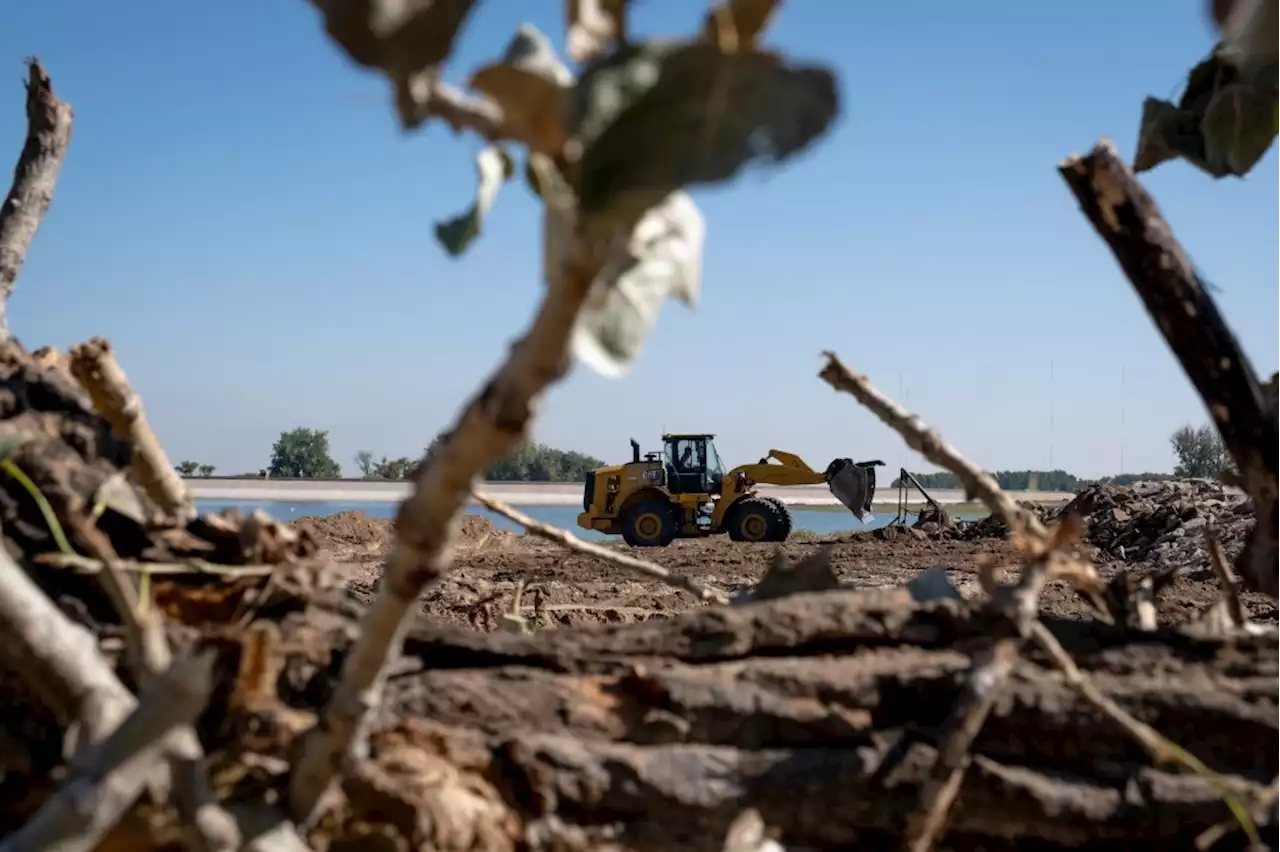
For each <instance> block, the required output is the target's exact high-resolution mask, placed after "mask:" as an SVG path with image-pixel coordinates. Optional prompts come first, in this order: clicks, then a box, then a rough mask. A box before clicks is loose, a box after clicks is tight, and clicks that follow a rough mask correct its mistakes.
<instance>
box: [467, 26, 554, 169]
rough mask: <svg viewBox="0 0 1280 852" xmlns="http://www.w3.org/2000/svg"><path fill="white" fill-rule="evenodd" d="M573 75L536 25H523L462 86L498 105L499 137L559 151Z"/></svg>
mask: <svg viewBox="0 0 1280 852" xmlns="http://www.w3.org/2000/svg"><path fill="white" fill-rule="evenodd" d="M572 83H573V74H572V72H570V71H569V69H568V67H567V66H566V65H565V64H564V63H563V62H562V61H561V60H560V57H559V56H557V55H556V51H555V48H554V47H552V46H551V42H550V41H548V40H547V37H546V36H545V35H543V34H542V33H541V32H540V31H539V30H538V29H537V27H534V26H531V25H529V24H524V25H522V26H521V27H520V29H519V30H517V31H516V34H515V36H514V37H513V38H512V39H511V42H510V43H509V44H508V45H507V49H506V52H505V53H504V54H503V58H502V61H501V62H497V63H494V64H492V65H486V66H485V67H483V68H481V69H480V70H478V71H476V72H475V73H474V74H473V75H472V76H471V80H470V81H469V83H468V85H469V86H470V87H471V88H473V89H475V90H476V91H477V92H480V93H481V94H483V95H486V96H487V97H489V98H490V99H491V100H492V101H493V102H494V103H496V104H497V105H498V106H500V107H501V108H502V112H503V136H504V137H506V138H509V139H520V140H522V141H524V142H525V143H526V144H527V145H528V146H529V148H530V149H531V150H533V151H538V152H540V153H543V154H546V155H548V156H551V157H556V156H559V155H560V152H561V151H562V150H563V148H564V144H565V140H566V138H567V131H566V130H565V114H566V111H567V110H568V99H569V86H570V85H572Z"/></svg>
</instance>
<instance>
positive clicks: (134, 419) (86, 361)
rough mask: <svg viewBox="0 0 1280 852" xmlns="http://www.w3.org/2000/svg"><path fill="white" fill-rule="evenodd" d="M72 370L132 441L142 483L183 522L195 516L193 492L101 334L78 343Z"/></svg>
mask: <svg viewBox="0 0 1280 852" xmlns="http://www.w3.org/2000/svg"><path fill="white" fill-rule="evenodd" d="M70 369H71V373H72V375H74V376H75V378H76V381H77V382H79V383H80V384H81V386H83V387H84V389H85V390H86V391H88V392H89V396H90V398H91V399H92V400H93V407H94V408H95V409H96V410H97V411H98V413H99V414H101V415H102V416H103V417H104V418H106V420H107V421H108V422H109V423H111V428H112V429H114V430H115V432H116V435H117V436H118V437H120V438H122V439H125V440H128V441H129V442H130V443H131V444H132V445H133V452H134V456H133V472H134V475H135V476H137V478H138V484H139V485H141V486H142V489H143V490H144V491H145V492H146V493H147V496H149V497H150V498H151V499H152V500H154V501H156V503H157V504H159V506H160V508H161V509H163V510H164V511H165V512H167V513H168V514H169V515H171V516H172V517H173V518H174V519H175V520H176V522H177V523H178V525H179V526H183V525H185V524H186V523H187V522H188V521H190V520H191V519H192V518H194V517H195V507H194V505H193V504H192V502H191V495H190V494H188V493H187V488H186V486H185V485H183V483H182V477H180V476H178V472H177V471H176V470H174V467H173V465H171V464H170V463H169V458H168V456H166V455H165V452H164V448H163V447H161V446H160V441H159V439H157V438H156V435H155V433H154V432H152V431H151V427H150V426H149V425H147V415H146V412H145V411H144V410H143V407H142V399H141V398H140V397H139V396H138V394H137V393H135V392H134V390H133V388H132V387H130V386H129V378H128V376H126V375H125V373H124V370H123V369H121V367H120V364H119V362H117V361H116V358H115V354H114V353H113V352H112V351H111V344H110V343H109V342H107V341H106V340H104V339H103V338H101V337H95V338H94V339H93V340H90V341H89V342H88V343H82V344H80V345H78V346H73V347H72V348H71V353H70Z"/></svg>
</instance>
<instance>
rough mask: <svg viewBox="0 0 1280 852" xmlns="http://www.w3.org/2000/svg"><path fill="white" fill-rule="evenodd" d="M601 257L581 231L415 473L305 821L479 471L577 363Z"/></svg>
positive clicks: (373, 700) (303, 775) (444, 558)
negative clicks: (434, 452)
mask: <svg viewBox="0 0 1280 852" xmlns="http://www.w3.org/2000/svg"><path fill="white" fill-rule="evenodd" d="M547 215H554V214H552V213H551V212H550V211H548V214H547ZM600 266H601V260H600V258H599V257H598V256H597V253H596V252H595V251H594V245H593V244H592V243H591V242H589V241H588V240H586V239H584V238H581V237H579V238H578V239H577V240H576V241H575V243H574V245H573V248H572V250H571V251H570V252H569V253H568V254H567V256H566V258H565V259H564V262H563V266H562V267H561V270H560V272H559V274H556V275H554V276H552V280H550V281H548V282H547V287H548V292H547V295H546V297H545V298H544V299H543V301H542V304H541V305H540V306H539V309H538V313H537V316H536V317H535V318H534V321H533V325H532V326H531V327H530V329H529V331H528V333H527V334H526V335H525V337H524V338H522V339H521V340H519V341H517V342H516V343H515V345H514V346H513V347H512V349H511V353H510V355H509V356H508V358H507V360H506V362H505V363H504V364H503V365H502V366H501V367H500V368H499V369H498V371H497V373H496V374H495V375H493V376H492V377H491V378H490V379H489V380H488V381H487V382H486V383H485V385H484V387H483V388H482V389H481V390H480V392H479V393H478V394H477V395H476V396H474V397H472V399H471V401H470V402H469V403H468V404H467V406H466V408H465V409H464V410H463V412H462V415H461V417H459V419H458V421H457V423H456V424H455V425H454V427H453V428H452V429H451V430H450V431H449V432H448V433H447V434H446V435H445V436H444V437H443V439H442V441H441V447H440V454H439V455H438V456H436V457H435V458H433V459H432V460H431V461H430V462H428V463H427V464H424V465H422V466H421V468H420V470H419V471H418V473H417V474H416V476H415V477H414V482H413V493H412V494H411V495H410V496H409V498H408V499H406V500H405V501H404V503H402V504H401V506H400V510H399V512H398V513H397V514H396V521H395V527H396V543H395V546H394V547H393V549H392V551H391V554H390V556H389V557H388V559H387V563H386V568H385V573H384V575H383V578H382V586H381V589H380V590H379V593H378V597H377V598H376V599H375V600H374V602H373V604H372V606H370V607H369V609H368V610H367V611H366V613H365V615H364V617H363V619H362V620H361V624H360V638H359V640H358V641H357V642H356V644H355V647H354V648H352V650H351V652H350V653H349V654H348V655H347V657H346V658H345V660H344V661H343V667H342V674H341V677H340V680H339V683H338V685H337V688H336V689H335V690H334V694H333V697H332V699H330V701H329V703H328V705H327V706H326V707H325V709H324V711H323V713H322V714H321V718H320V721H319V722H318V723H317V725H316V726H315V727H314V728H313V729H312V730H311V731H309V732H308V733H307V734H306V735H304V737H303V743H302V751H301V753H300V755H301V756H300V757H299V759H298V760H297V761H296V762H295V764H294V766H293V772H292V775H291V779H290V787H289V809H290V814H291V815H292V816H293V818H294V819H295V820H296V821H298V822H300V823H305V822H306V821H307V820H308V819H309V818H310V817H311V816H312V814H313V812H314V810H315V808H316V806H317V804H318V803H319V802H320V801H321V797H322V796H323V794H324V793H325V791H326V790H327V789H328V788H329V785H330V783H331V782H332V780H333V778H334V777H335V775H336V774H337V773H338V771H339V769H340V767H341V764H342V761H343V760H344V758H345V756H346V755H348V753H349V751H350V750H352V748H353V744H354V745H355V747H356V748H355V750H356V751H357V752H358V751H359V750H360V747H359V744H358V743H357V740H358V738H359V737H360V736H361V731H360V727H361V724H362V721H363V719H364V717H365V715H366V714H367V713H368V712H369V711H370V710H372V709H373V708H374V707H376V706H377V704H378V700H379V694H380V689H381V681H382V679H383V671H384V670H385V668H386V667H387V666H389V665H390V664H391V663H393V662H394V661H395V659H396V657H397V656H398V654H399V652H400V646H401V643H402V641H403V639H404V634H405V631H407V630H408V627H409V623H410V622H411V621H412V617H413V614H414V611H415V609H416V607H417V601H418V596H419V595H420V594H421V593H422V590H423V589H424V588H425V587H426V586H427V585H429V584H431V583H434V582H436V581H438V580H439V579H440V578H441V577H442V576H443V574H444V572H445V571H446V570H448V567H449V564H450V562H451V560H452V558H453V541H454V538H455V537H456V536H457V531H458V525H459V518H460V516H461V513H462V510H463V509H464V507H465V506H466V502H467V497H468V495H469V494H470V493H471V489H472V486H473V484H474V480H475V479H476V477H477V476H479V475H480V473H481V472H482V471H483V470H485V469H486V468H487V467H488V466H489V465H490V464H492V463H493V462H495V461H497V460H498V459H500V458H502V457H503V456H505V455H507V454H508V453H510V452H511V451H513V450H514V449H515V448H516V447H517V446H518V445H519V443H520V441H521V440H523V438H524V435H525V432H526V430H527V428H528V426H529V423H530V422H531V421H532V419H533V416H534V412H535V411H536V408H537V405H538V403H539V401H540V398H541V396H542V394H543V393H544V392H545V391H546V389H547V388H548V387H549V386H550V385H552V384H554V383H555V382H557V381H559V380H560V379H561V378H562V377H563V376H564V375H565V374H566V373H567V372H568V370H569V366H570V354H569V340H570V336H571V334H572V330H573V326H574V322H575V320H576V319H577V316H578V311H579V309H580V308H581V307H582V303H583V301H584V299H585V298H586V294H587V291H588V289H589V287H590V285H591V282H592V281H593V280H594V279H595V277H596V274H597V273H598V272H599V269H600Z"/></svg>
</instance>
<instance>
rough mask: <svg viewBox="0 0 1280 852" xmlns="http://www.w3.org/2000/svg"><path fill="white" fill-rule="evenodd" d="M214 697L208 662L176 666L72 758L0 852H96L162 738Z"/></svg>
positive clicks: (149, 772)
mask: <svg viewBox="0 0 1280 852" xmlns="http://www.w3.org/2000/svg"><path fill="white" fill-rule="evenodd" d="M212 691H213V658H212V655H207V654H206V655H202V656H190V657H181V658H179V659H177V660H175V661H174V664H173V665H172V666H170V667H169V669H168V670H166V671H165V672H164V673H163V674H161V675H158V676H156V677H155V678H154V679H153V680H152V681H151V683H149V684H148V685H147V686H146V687H144V689H143V692H142V695H141V696H140V698H139V701H138V704H137V706H136V707H135V708H134V709H133V712H132V713H130V714H129V715H128V716H127V717H125V719H124V721H122V722H121V723H120V726H119V727H118V728H116V730H115V731H113V732H112V734H111V735H110V736H109V737H107V738H106V739H105V740H103V741H102V742H100V743H96V744H94V745H93V746H91V747H89V748H88V749H86V750H84V751H83V752H81V753H80V754H78V755H76V756H75V758H73V760H72V764H71V769H70V772H69V774H68V777H67V779H66V781H65V782H63V784H62V786H61V788H59V790H58V792H56V793H55V794H54V795H53V796H52V797H51V798H50V799H49V800H48V801H47V802H45V804H44V806H43V807H41V808H40V811H39V812H38V813H37V814H36V815H35V816H34V817H32V818H31V819H30V820H28V821H27V823H26V824H25V825H24V826H23V827H22V828H21V829H19V830H18V831H16V832H14V833H13V834H11V835H10V836H9V837H8V838H6V839H5V841H4V843H3V844H0V850H3V852H26V850H31V852H36V850H44V849H55V848H56V849H59V850H66V852H73V850H74V852H81V850H83V852H89V850H92V849H94V848H95V847H96V846H97V845H98V843H99V842H100V841H101V840H102V838H103V836H104V835H105V834H106V833H107V832H108V831H110V830H111V828H112V827H113V826H114V825H115V824H116V823H117V822H118V821H119V819H120V817H121V816H122V815H123V814H124V812H125V810H127V809H128V808H129V806H130V805H132V804H133V802H134V801H135V800H136V799H137V798H138V796H139V795H141V793H142V790H143V788H144V787H145V786H146V784H147V782H148V781H149V780H150V778H151V777H152V776H153V775H154V774H155V768H156V765H157V762H158V760H159V757H160V753H161V752H162V751H163V749H164V741H165V737H166V735H167V734H168V733H169V732H170V731H173V730H175V729H176V728H177V727H178V726H180V725H188V724H190V723H191V722H194V721H195V719H196V717H197V716H198V715H199V714H200V712H201V711H202V710H203V709H204V707H205V705H206V704H207V703H208V701H209V696H210V695H211V694H212Z"/></svg>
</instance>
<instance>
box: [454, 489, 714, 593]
mask: <svg viewBox="0 0 1280 852" xmlns="http://www.w3.org/2000/svg"><path fill="white" fill-rule="evenodd" d="M475 498H476V502H477V503H479V504H480V505H481V506H484V507H485V508H486V509H488V510H489V511H491V512H496V513H497V514H499V515H502V516H503V517H504V518H507V519H509V520H511V521H514V522H515V523H517V524H519V525H520V526H522V527H524V528H525V529H526V530H527V531H528V532H529V534H530V535H534V536H537V537H538V538H542V539H546V540H547V541H550V542H554V543H556V544H559V545H561V546H562V547H566V548H568V549H569V550H573V551H576V552H578V553H585V554H586V555H588V556H594V557H596V558H597V559H599V560H601V561H602V562H607V563H609V564H610V565H617V566H618V567H619V568H626V569H627V570H628V571H634V572H636V573H638V574H643V575H644V576H646V577H650V578H652V579H654V580H658V581H659V582H662V583H666V584H667V585H668V586H672V587H674V588H677V589H680V590H681V591H685V592H688V593H689V594H691V595H693V596H694V597H696V598H698V600H701V601H706V602H707V603H713V604H720V605H722V606H723V605H727V604H728V603H729V596H728V595H726V594H725V593H724V592H722V591H720V590H719V589H710V588H707V587H706V586H703V585H702V584H701V583H699V582H697V581H696V580H694V579H693V578H692V577H689V576H688V575H686V574H676V573H674V572H672V571H670V570H668V569H666V568H663V567H662V566H661V565H658V564H657V563H654V562H649V561H647V560H644V559H637V558H636V557H634V556H628V555H627V554H625V553H619V552H618V551H616V550H612V549H610V548H608V547H601V546H600V545H598V544H592V543H591V542H589V541H583V540H582V539H580V538H578V537H577V536H576V535H574V534H573V533H571V532H569V531H568V530H562V529H560V528H558V527H553V526H551V525H550V524H544V523H542V522H541V521H535V520H534V519H533V518H531V517H529V516H528V515H526V514H524V513H523V512H520V511H519V510H517V509H516V508H515V507H513V506H508V505H507V504H506V503H504V502H502V501H501V500H495V499H494V498H492V497H489V496H487V495H484V494H480V493H479V492H476V493H475Z"/></svg>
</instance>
